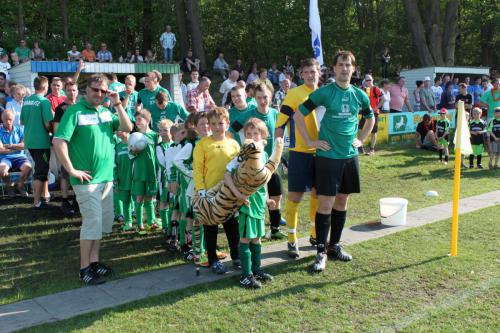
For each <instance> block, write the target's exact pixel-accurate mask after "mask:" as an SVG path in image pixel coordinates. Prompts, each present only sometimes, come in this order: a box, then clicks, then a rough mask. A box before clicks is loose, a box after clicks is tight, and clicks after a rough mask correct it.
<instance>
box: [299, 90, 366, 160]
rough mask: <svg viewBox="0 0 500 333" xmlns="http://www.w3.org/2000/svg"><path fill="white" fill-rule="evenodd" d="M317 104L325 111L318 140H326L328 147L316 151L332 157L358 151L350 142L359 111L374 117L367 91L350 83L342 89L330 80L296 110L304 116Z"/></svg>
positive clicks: (356, 131)
mask: <svg viewBox="0 0 500 333" xmlns="http://www.w3.org/2000/svg"><path fill="white" fill-rule="evenodd" d="M320 105H323V106H324V107H325V109H326V111H325V115H324V116H323V119H322V120H321V124H320V130H319V136H318V137H319V140H324V141H327V142H328V144H329V145H330V147H331V149H330V150H327V151H323V150H319V149H318V150H317V151H316V155H317V156H322V157H326V158H331V159H346V158H351V157H354V156H356V155H358V150H357V149H356V148H354V147H353V145H352V143H353V142H354V139H355V138H356V135H357V133H358V114H359V113H361V114H362V115H363V116H364V117H366V118H373V110H372V109H371V107H370V99H369V98H368V95H367V94H366V93H365V92H364V91H363V90H361V89H359V88H356V87H354V86H352V85H350V86H349V87H348V88H347V89H343V88H341V87H339V86H338V85H337V84H336V83H332V84H329V85H326V86H323V87H321V88H319V89H318V90H315V91H314V92H313V93H311V95H309V99H308V100H307V101H305V102H304V104H301V105H300V106H299V110H300V112H301V113H302V114H303V115H304V116H307V115H308V114H309V113H311V112H312V111H313V110H314V109H315V108H316V107H318V106H320Z"/></svg>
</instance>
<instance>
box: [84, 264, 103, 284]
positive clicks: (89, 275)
mask: <svg viewBox="0 0 500 333" xmlns="http://www.w3.org/2000/svg"><path fill="white" fill-rule="evenodd" d="M80 281H82V282H83V283H85V284H86V285H90V286H95V285H98V284H103V283H104V282H106V280H104V279H103V278H102V277H100V276H99V275H97V273H95V272H94V271H93V270H92V269H90V267H87V268H85V269H84V270H80Z"/></svg>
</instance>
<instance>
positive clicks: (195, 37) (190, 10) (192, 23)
mask: <svg viewBox="0 0 500 333" xmlns="http://www.w3.org/2000/svg"><path fill="white" fill-rule="evenodd" d="M186 10H187V15H186V18H187V21H188V24H189V28H190V31H191V41H192V42H193V53H194V55H195V56H196V57H197V58H198V59H200V69H201V70H205V69H206V68H207V62H206V58H205V49H204V47H203V33H202V28H201V15H200V5H199V3H198V0H186Z"/></svg>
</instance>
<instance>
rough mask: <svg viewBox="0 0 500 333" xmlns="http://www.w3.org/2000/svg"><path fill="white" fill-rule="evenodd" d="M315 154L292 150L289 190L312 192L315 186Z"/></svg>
mask: <svg viewBox="0 0 500 333" xmlns="http://www.w3.org/2000/svg"><path fill="white" fill-rule="evenodd" d="M314 159H315V157H314V154H308V153H301V152H297V151H293V150H290V156H289V158H288V192H299V193H305V192H310V191H311V189H312V188H313V187H315V186H314Z"/></svg>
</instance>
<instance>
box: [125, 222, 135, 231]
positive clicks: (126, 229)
mask: <svg viewBox="0 0 500 333" xmlns="http://www.w3.org/2000/svg"><path fill="white" fill-rule="evenodd" d="M133 229H134V227H133V226H132V222H126V223H125V224H124V225H123V226H122V231H130V230H133Z"/></svg>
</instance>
